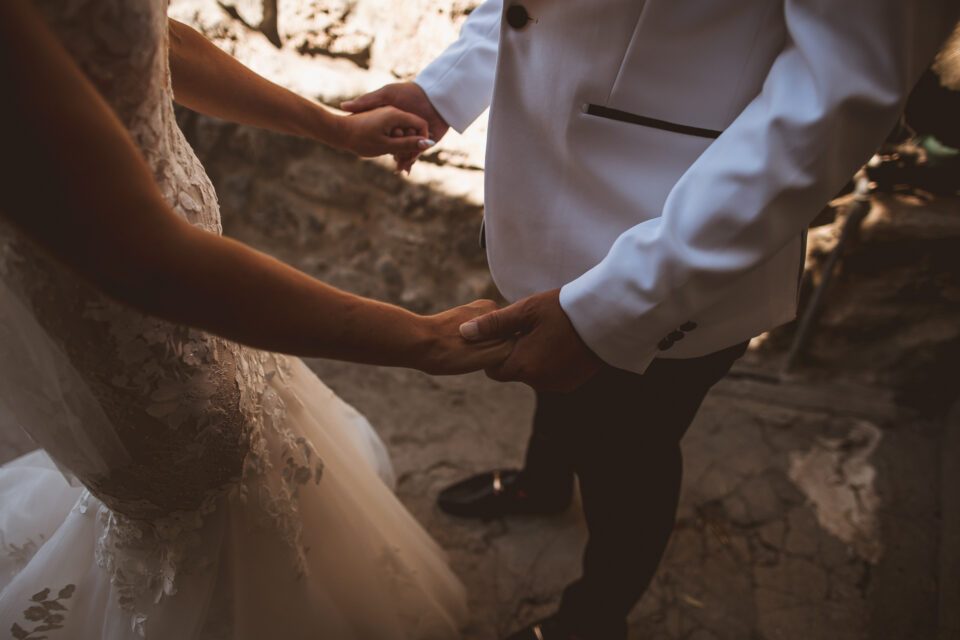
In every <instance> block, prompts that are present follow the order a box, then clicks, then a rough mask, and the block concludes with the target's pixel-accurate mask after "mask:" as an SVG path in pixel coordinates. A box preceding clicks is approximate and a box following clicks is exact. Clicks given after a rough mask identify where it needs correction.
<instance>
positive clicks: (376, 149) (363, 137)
mask: <svg viewBox="0 0 960 640" xmlns="http://www.w3.org/2000/svg"><path fill="white" fill-rule="evenodd" d="M339 124H340V133H341V135H340V142H341V145H340V146H342V147H343V148H344V149H346V150H348V151H352V152H353V153H355V154H357V155H358V156H362V157H364V158H372V157H375V156H382V155H386V154H388V153H390V154H410V153H420V152H422V151H425V150H426V149H429V148H430V147H432V146H433V145H434V144H436V143H435V142H433V141H432V140H430V139H429V137H428V136H429V130H428V128H427V121H426V120H424V119H423V118H421V117H420V116H416V115H414V114H412V113H407V112H406V111H401V110H400V109H397V108H396V107H380V108H379V109H374V110H372V111H364V112H363V113H355V114H352V115H349V116H341V117H340V121H339Z"/></svg>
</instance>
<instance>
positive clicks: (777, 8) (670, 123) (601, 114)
mask: <svg viewBox="0 0 960 640" xmlns="http://www.w3.org/2000/svg"><path fill="white" fill-rule="evenodd" d="M958 7H960V0H506V1H505V2H504V1H502V0H487V2H485V3H484V4H482V5H481V6H479V7H478V8H477V9H476V10H475V11H474V12H473V14H472V15H471V16H470V18H469V19H468V20H467V22H466V24H465V26H464V28H463V31H462V33H461V36H460V39H459V40H458V41H457V42H455V43H454V44H452V45H451V46H450V47H449V48H448V49H447V51H446V52H445V53H444V54H442V55H441V56H440V57H439V58H438V59H437V60H436V61H435V62H433V63H432V64H431V65H429V66H428V67H427V68H426V69H425V70H424V71H423V72H422V73H421V75H420V76H419V77H418V78H417V83H418V84H419V85H420V86H422V87H423V89H424V90H425V91H426V93H427V95H428V96H429V98H430V100H431V101H432V102H433V104H434V106H435V107H436V108H437V110H438V111H439V112H440V113H441V115H442V116H443V117H444V118H445V119H446V120H447V122H448V123H450V125H451V126H452V127H453V128H454V129H457V130H459V131H462V130H463V129H465V128H466V127H467V126H468V125H469V124H470V123H471V122H473V121H474V120H475V119H476V118H477V117H478V116H479V115H480V114H481V113H482V112H483V111H484V109H486V108H487V107H488V106H490V107H491V112H490V132H489V139H488V150H487V168H486V213H485V216H486V237H487V247H488V256H489V261H490V267H491V271H492V273H493V276H494V280H495V281H496V283H497V285H498V286H499V288H500V290H501V291H502V292H503V294H504V295H505V296H506V297H507V298H508V299H517V298H521V297H524V296H527V295H530V294H533V293H536V292H539V291H544V290H548V289H553V288H556V287H562V289H561V294H560V301H561V304H562V306H563V308H564V310H565V311H566V313H567V314H568V315H569V316H570V319H571V321H572V322H573V325H574V326H575V327H576V329H577V331H578V333H579V334H580V335H581V337H582V338H583V339H584V341H585V342H586V343H587V344H588V345H589V346H590V347H591V348H592V349H593V350H594V351H595V352H596V353H597V354H598V355H599V356H600V357H601V358H603V359H604V360H605V361H607V362H608V363H609V364H611V365H614V366H616V367H619V368H622V369H627V370H631V371H636V372H643V371H644V370H645V369H646V367H647V365H648V364H649V363H650V361H651V360H652V359H653V358H654V357H657V356H662V357H693V356H699V355H704V354H707V353H710V352H713V351H716V350H718V349H721V348H723V347H727V346H730V345H732V344H736V343H738V342H741V341H743V340H746V339H749V338H751V337H753V336H755V335H757V334H758V333H761V332H762V331H765V330H767V329H769V328H771V327H774V326H776V325H778V324H781V323H783V322H786V321H788V320H791V319H792V318H793V317H794V315H795V313H796V293H797V283H798V275H799V273H800V270H801V268H802V260H803V256H802V241H801V238H802V237H803V236H804V235H805V231H806V228H807V225H808V223H809V222H810V220H812V219H813V217H814V216H815V215H816V214H817V212H819V211H820V210H821V208H822V207H823V206H824V204H825V203H826V202H827V201H828V200H829V199H830V198H832V197H833V196H834V195H835V194H836V193H837V192H838V191H839V190H840V188H841V187H842V186H843V185H844V183H845V182H846V181H847V180H849V178H850V177H851V176H852V175H853V173H854V172H855V171H856V170H857V168H858V167H859V166H860V165H861V164H862V163H863V162H865V161H866V160H867V159H868V158H869V157H870V155H871V154H872V152H873V151H874V150H875V149H876V148H877V146H878V145H879V144H880V143H881V142H882V141H883V139H884V137H885V136H886V135H887V133H888V132H889V131H890V130H891V128H892V127H893V125H894V124H895V122H896V119H897V117H898V115H899V113H900V111H901V108H902V103H903V101H904V99H905V98H906V96H907V94H908V93H909V91H910V89H911V88H912V87H913V84H914V83H915V81H916V80H917V79H918V78H919V76H920V74H921V73H922V72H923V70H924V69H925V68H926V67H927V66H928V65H929V64H930V62H931V61H932V59H933V57H934V55H935V54H936V51H937V49H938V47H939V46H940V44H941V43H942V42H943V39H944V38H945V37H946V36H947V34H948V33H949V32H950V30H951V28H952V27H953V25H954V24H955V23H956V20H957V16H958Z"/></svg>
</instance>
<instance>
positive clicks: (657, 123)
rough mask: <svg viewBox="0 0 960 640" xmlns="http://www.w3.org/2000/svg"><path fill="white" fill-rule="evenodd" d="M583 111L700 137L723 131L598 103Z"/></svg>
mask: <svg viewBox="0 0 960 640" xmlns="http://www.w3.org/2000/svg"><path fill="white" fill-rule="evenodd" d="M583 112H584V113H586V114H587V115H590V116H597V117H598V118H606V119H608V120H618V121H620V122H629V123H630V124H639V125H641V126H644V127H651V128H653V129H662V130H664V131H672V132H673V133H682V134H685V135H688V136H698V137H700V138H712V139H715V138H719V137H720V134H721V133H723V132H722V131H717V130H715V129H703V128H701V127H691V126H688V125H685V124H677V123H676V122H667V121H666V120H657V119H656V118H648V117H646V116H639V115H637V114H635V113H628V112H626V111H620V110H619V109H611V108H610V107H603V106H601V105H599V104H588V105H585V106H584V110H583Z"/></svg>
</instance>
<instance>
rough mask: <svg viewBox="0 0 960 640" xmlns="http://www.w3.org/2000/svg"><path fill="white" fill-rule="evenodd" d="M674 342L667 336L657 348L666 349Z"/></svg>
mask: <svg viewBox="0 0 960 640" xmlns="http://www.w3.org/2000/svg"><path fill="white" fill-rule="evenodd" d="M673 342H674V341H673V340H671V339H670V336H667V337H666V338H664V339H663V340H661V341H660V342H659V343H658V344H657V349H660V351H666V350H667V349H669V348H670V347H672V346H673Z"/></svg>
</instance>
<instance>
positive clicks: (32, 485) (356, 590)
mask: <svg viewBox="0 0 960 640" xmlns="http://www.w3.org/2000/svg"><path fill="white" fill-rule="evenodd" d="M291 366H292V370H291V375H289V376H287V377H285V378H284V379H283V380H280V379H279V378H275V379H274V380H273V381H272V382H271V384H272V385H273V386H274V390H275V391H276V393H277V394H278V395H279V396H280V397H281V398H282V399H283V401H284V403H285V405H286V413H285V418H284V420H285V421H286V423H287V424H286V426H287V427H288V429H289V431H290V432H292V433H293V434H296V435H297V436H298V437H303V438H306V439H307V440H309V441H310V442H311V443H312V444H313V446H314V448H315V450H316V451H317V452H318V453H319V455H320V456H321V457H322V458H323V462H324V465H325V467H324V471H323V475H322V478H321V479H320V481H319V482H308V483H305V484H303V485H302V486H301V487H300V488H299V493H298V496H297V501H296V520H297V522H298V524H299V527H298V528H299V532H298V536H299V540H300V541H301V543H302V550H303V553H302V554H301V562H300V564H299V566H298V564H297V563H296V562H294V561H293V560H292V557H291V556H292V553H291V546H290V541H289V540H288V539H287V537H288V536H285V534H284V531H283V530H282V528H280V527H271V526H265V525H264V521H265V516H266V520H267V521H269V519H270V516H271V514H264V513H263V512H262V511H263V509H264V507H263V503H262V502H261V501H258V500H251V499H244V497H243V496H242V495H239V492H228V493H225V494H224V495H222V496H220V497H218V498H217V500H216V503H215V505H214V508H212V509H210V510H209V513H206V514H205V515H204V516H203V518H202V524H201V525H200V526H199V527H198V529H197V530H196V531H192V532H191V533H190V535H191V536H193V537H194V538H195V540H193V541H192V544H191V549H192V552H191V554H190V556H189V557H184V558H170V559H169V564H170V565H171V566H169V567H162V568H161V569H162V571H161V573H162V574H163V575H159V576H157V580H158V581H159V582H160V583H161V584H162V585H163V587H164V588H163V589H162V590H161V591H160V592H158V595H157V596H156V597H154V598H151V599H150V600H149V602H146V603H144V601H143V600H142V599H141V601H138V602H135V603H133V604H131V602H130V601H129V596H126V599H125V594H124V592H123V590H122V589H121V588H120V586H119V583H122V582H123V580H122V578H123V576H122V575H120V577H119V578H118V574H117V566H118V565H119V566H121V567H133V568H134V569H137V568H138V565H137V558H136V556H135V555H133V554H134V552H133V551H129V555H131V557H126V558H123V557H121V558H119V559H118V558H116V557H111V558H105V557H104V554H103V548H104V546H103V544H102V539H101V538H102V536H104V535H105V532H106V530H107V528H108V527H109V526H110V515H111V514H110V512H109V510H108V509H107V508H106V507H105V506H103V505H102V504H101V503H100V502H99V501H98V500H97V499H96V498H94V497H92V496H90V495H89V493H87V492H86V491H85V490H84V489H83V487H73V486H70V485H69V484H68V483H67V481H66V480H65V479H64V477H63V476H62V475H61V473H60V472H59V471H58V470H57V468H56V467H55V466H54V464H53V462H52V461H51V460H50V458H49V457H48V456H47V455H46V454H45V453H44V452H42V451H35V452H33V453H30V454H28V455H26V456H23V457H22V458H19V459H17V460H15V461H13V462H10V463H8V464H7V465H5V466H3V467H0V630H2V633H10V634H12V637H13V638H16V639H18V640H35V639H36V638H40V637H45V638H48V639H49V640H58V639H60V638H62V639H64V640H66V639H69V640H98V639H109V640H126V639H136V638H147V639H148V640H191V639H198V640H213V639H221V638H222V639H225V640H273V639H277V640H281V639H282V640H300V639H303V640H307V639H320V638H322V639H324V640H434V639H436V640H440V639H447V638H457V637H459V632H458V629H459V628H460V626H461V625H462V623H463V620H464V618H465V614H466V611H465V606H466V605H465V601H466V598H465V594H464V590H463V587H462V585H461V584H460V582H459V581H458V580H457V578H456V577H455V576H454V575H453V573H452V572H451V571H450V569H449V567H448V566H447V564H446V560H445V557H444V554H443V552H442V550H441V549H440V548H439V547H438V546H437V545H436V544H435V543H434V542H433V541H432V540H431V539H430V537H429V536H428V535H427V533H426V532H425V531H424V530H423V529H422V528H421V527H420V525H419V524H418V523H417V522H416V521H415V520H414V519H413V518H412V517H411V515H410V514H409V513H408V512H407V511H406V510H405V509H404V507H403V506H402V505H401V504H400V502H399V501H398V500H397V499H396V497H395V496H394V494H393V492H392V488H391V483H392V471H391V469H390V465H389V461H388V458H387V456H386V453H385V451H384V449H383V445H382V443H381V442H380V440H379V439H378V438H377V436H376V435H375V433H374V432H373V430H372V429H371V428H370V425H369V424H368V423H367V421H366V420H365V419H364V418H363V417H362V416H361V415H360V414H358V413H357V412H356V411H355V410H354V409H353V408H352V407H350V406H349V405H347V404H345V403H344V402H343V401H341V400H340V399H339V398H338V397H337V396H336V395H335V394H334V393H333V392H331V391H330V390H329V389H328V388H327V387H326V386H325V385H324V384H323V383H322V382H321V381H320V380H319V379H317V377H316V376H315V375H314V374H313V373H312V372H311V371H310V370H309V369H308V368H307V367H306V366H305V365H304V364H303V363H302V362H300V361H299V360H291ZM265 444H266V446H267V447H268V448H270V447H273V448H278V447H281V443H279V442H271V440H270V437H267V438H266V443H265ZM280 472H281V471H280V470H279V468H278V470H277V471H274V472H273V473H280ZM268 483H269V481H268ZM125 553H128V552H127V551H125V550H124V547H123V545H122V544H121V545H114V547H113V548H112V554H113V555H114V556H116V555H118V554H119V555H121V556H122V555H123V554H125ZM167 572H169V575H167ZM121 573H122V569H121Z"/></svg>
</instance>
